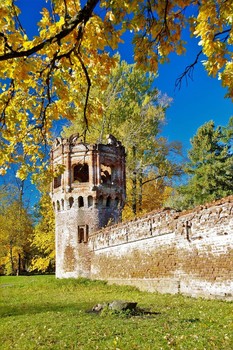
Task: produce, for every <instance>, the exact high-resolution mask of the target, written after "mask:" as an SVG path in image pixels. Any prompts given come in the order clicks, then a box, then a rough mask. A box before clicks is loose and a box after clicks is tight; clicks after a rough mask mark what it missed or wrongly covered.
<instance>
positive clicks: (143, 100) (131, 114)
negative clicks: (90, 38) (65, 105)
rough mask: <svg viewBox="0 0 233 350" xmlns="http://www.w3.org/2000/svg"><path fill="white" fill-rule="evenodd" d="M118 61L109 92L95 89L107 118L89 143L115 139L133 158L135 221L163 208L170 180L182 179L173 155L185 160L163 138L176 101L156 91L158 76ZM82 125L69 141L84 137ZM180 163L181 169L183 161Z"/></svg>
mask: <svg viewBox="0 0 233 350" xmlns="http://www.w3.org/2000/svg"><path fill="white" fill-rule="evenodd" d="M116 58H117V60H118V63H117V65H116V67H115V68H113V69H112V70H111V72H110V74H109V76H108V78H107V80H106V81H107V86H106V89H105V92H104V93H102V90H101V89H99V88H93V89H92V92H91V93H90V99H94V98H96V99H97V100H98V101H99V103H100V106H102V112H101V118H99V119H98V120H94V122H93V123H92V124H90V134H89V135H87V140H88V141H91V142H94V143H95V142H103V143H104V142H105V139H106V137H107V135H108V134H113V135H114V136H115V137H116V138H117V139H118V140H121V141H122V143H123V145H124V147H125V149H126V154H127V157H126V179H127V186H126V187H127V206H128V207H129V208H131V210H128V211H127V217H129V213H133V214H134V215H136V214H139V212H142V210H147V211H148V210H150V209H151V208H153V209H155V208H157V207H160V206H161V205H162V202H163V192H164V191H165V187H166V184H167V180H168V179H171V178H172V177H174V176H177V175H180V173H181V166H180V165H179V164H176V162H175V161H174V159H173V160H172V158H171V154H172V152H173V153H174V152H175V153H176V154H180V152H181V145H180V143H179V142H170V143H169V142H168V140H167V139H166V138H165V137H162V136H161V130H162V126H163V124H164V122H165V111H166V109H167V108H168V107H169V104H170V103H171V99H170V98H169V97H168V96H166V95H163V94H162V93H161V92H160V91H158V90H157V89H156V88H155V86H154V85H155V79H156V75H155V74H152V73H150V74H148V73H145V72H144V73H142V72H141V70H140V69H138V68H137V67H136V66H135V64H127V63H126V62H125V61H121V60H120V57H119V56H117V57H116ZM80 119H81V117H80V116H78V115H77V117H76V118H75V120H74V121H73V122H72V123H71V125H70V126H69V127H65V128H64V131H63V136H64V137H69V136H70V135H72V134H74V133H77V132H79V133H80V132H81V128H82V123H81V120H80ZM176 161H177V163H178V157H176ZM152 182H153V185H151V183H152ZM156 184H157V185H156ZM149 188H150V190H149ZM148 190H149V191H152V192H153V194H152V193H151V195H154V197H157V201H155V200H154V201H153V204H152V205H151V206H150V205H148V201H147V200H146V197H147V198H148ZM156 192H158V193H156ZM153 205H154V206H153Z"/></svg>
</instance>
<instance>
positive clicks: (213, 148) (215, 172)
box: [173, 117, 233, 209]
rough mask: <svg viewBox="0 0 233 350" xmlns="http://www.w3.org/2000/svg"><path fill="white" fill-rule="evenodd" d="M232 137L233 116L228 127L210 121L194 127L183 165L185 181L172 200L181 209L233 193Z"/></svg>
mask: <svg viewBox="0 0 233 350" xmlns="http://www.w3.org/2000/svg"><path fill="white" fill-rule="evenodd" d="M232 141H233V117H231V118H230V120H229V124H228V125H227V127H221V126H218V127H215V125H214V122H213V121H209V122H207V123H205V124H204V125H202V126H201V127H200V128H199V129H198V130H197V133H196V135H195V136H194V137H193V138H192V140H191V145H192V148H191V150H190V151H189V162H188V163H187V164H186V166H185V172H186V174H188V176H189V179H188V183H187V185H184V186H181V187H180V188H178V193H177V195H176V197H175V201H174V200H173V204H174V203H175V205H176V206H177V207H179V208H181V209H184V208H187V207H192V206H195V205H198V204H203V203H205V202H209V201H213V200H216V199H219V198H222V197H225V196H228V195H231V194H233V143H232Z"/></svg>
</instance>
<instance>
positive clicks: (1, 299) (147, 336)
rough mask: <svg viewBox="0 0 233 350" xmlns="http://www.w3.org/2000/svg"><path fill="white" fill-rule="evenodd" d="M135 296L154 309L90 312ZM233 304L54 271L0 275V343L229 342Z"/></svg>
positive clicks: (213, 345)
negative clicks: (99, 305) (51, 273)
mask: <svg viewBox="0 0 233 350" xmlns="http://www.w3.org/2000/svg"><path fill="white" fill-rule="evenodd" d="M116 299H121V300H128V301H136V302H137V303H138V306H139V307H141V308H149V309H150V310H151V311H153V312H154V314H151V315H136V316H131V317H130V316H127V315H126V314H124V313H121V314H119V315H117V314H111V313H103V314H102V315H101V314H94V313H88V312H87V310H90V309H91V308H92V307H93V306H94V305H95V304H97V303H104V302H110V301H112V300H116ZM232 316H233V304H232V303H230V302H223V301H213V300H212V301H210V300H203V299H192V298H188V297H182V296H180V295H176V296H171V295H160V294H155V293H153V294H152V293H145V292H140V291H138V290H137V289H134V288H131V287H119V286H108V285H106V284H105V283H104V282H98V281H93V282H90V281H88V280H84V279H79V280H71V279H68V280H56V279H55V277H54V276H30V277H0V317H1V319H0V349H3V350H7V349H25V350H30V349H45V350H47V349H79V350H82V349H85V350H89V349H90V350H91V349H100V350H105V349H106V350H110V349H111V350H113V349H114V350H117V349H118V350H132V349H151V350H157V349H158V350H159V349H164V350H165V349H184V350H188V349H192V350H195V349H198V350H199V349H200V350H204V349H209V350H214V349H219V350H224V349H227V350H232V349H233V319H232Z"/></svg>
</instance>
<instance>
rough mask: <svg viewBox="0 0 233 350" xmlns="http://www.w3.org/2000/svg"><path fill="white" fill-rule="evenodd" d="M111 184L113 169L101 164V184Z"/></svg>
mask: <svg viewBox="0 0 233 350" xmlns="http://www.w3.org/2000/svg"><path fill="white" fill-rule="evenodd" d="M111 182H112V169H111V167H110V166H106V165H103V164H101V183H102V184H109V185H110V184H111Z"/></svg>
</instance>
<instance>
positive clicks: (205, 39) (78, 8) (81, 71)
mask: <svg viewBox="0 0 233 350" xmlns="http://www.w3.org/2000/svg"><path fill="white" fill-rule="evenodd" d="M83 3H84V4H83ZM17 4H18V3H17ZM17 4H16V1H14V0H4V1H1V4H0V15H1V16H0V80H1V95H0V111H1V114H0V127H1V135H0V141H1V144H0V151H1V152H0V169H1V174H5V173H6V171H7V168H8V167H9V166H10V164H11V163H12V162H17V163H19V164H21V168H20V169H19V170H18V176H19V177H20V178H21V179H25V177H26V176H27V173H28V172H29V171H32V170H35V167H37V169H38V171H40V170H41V169H44V167H45V161H44V160H43V152H42V151H43V149H42V147H41V145H45V146H46V145H47V144H48V143H49V142H50V140H51V127H52V125H53V122H54V121H56V120H58V119H60V118H61V117H63V118H68V119H70V120H73V119H74V118H75V117H76V115H78V114H80V113H83V130H84V136H85V134H86V132H87V130H88V125H89V124H91V123H92V121H93V119H99V118H101V116H102V106H101V104H100V103H99V101H98V100H97V99H92V100H91V99H88V97H89V92H90V89H91V86H98V87H99V88H100V89H102V91H104V89H105V87H106V77H107V76H108V74H109V72H110V69H111V68H112V67H113V66H114V65H115V58H114V57H112V56H111V55H110V54H109V52H111V49H113V50H115V49H117V47H118V44H119V43H122V38H123V35H124V33H125V32H131V35H132V37H133V44H134V51H135V54H134V58H135V61H136V62H137V66H138V67H139V68H141V69H146V70H149V71H154V72H156V71H157V68H158V62H164V61H167V60H168V56H169V54H170V53H173V52H175V53H177V54H183V53H184V52H185V42H184V41H183V39H182V33H183V31H184V29H185V28H187V27H189V29H190V33H191V36H194V37H196V38H199V39H200V41H199V44H200V46H201V51H200V53H199V55H198V57H197V59H196V60H195V62H194V63H193V64H191V65H190V66H189V67H188V68H187V70H186V72H184V74H190V72H191V71H192V69H193V67H194V65H195V63H196V62H197V60H198V58H199V57H200V55H201V53H202V54H203V55H204V56H205V58H206V59H205V61H204V66H205V68H206V70H207V72H208V73H209V74H211V75H213V76H216V75H218V78H219V79H221V80H222V84H223V86H225V87H227V88H228V96H229V97H231V98H232V97H233V79H232V70H233V63H232V40H233V29H232V20H233V19H232V13H233V3H232V1H222V0H206V1H201V2H200V1H198V0H193V1H191V2H190V1H188V0H166V1H155V0H153V1H142V0H140V1H138V0H137V1H136V0H133V1H132V0H124V1H119V0H87V1H86V2H82V3H81V2H80V1H73V0H50V1H46V2H45V4H44V8H43V9H42V11H41V19H40V21H39V22H38V24H37V29H38V31H37V32H36V33H35V34H36V35H35V36H34V37H33V38H32V37H30V35H29V33H27V32H26V30H25V28H24V27H23V23H21V14H20V2H19V4H18V5H19V6H17ZM33 25H35V23H33V17H32V23H31V27H32V26H33ZM77 96H78V98H77ZM128 118H129V119H130V117H129V116H128Z"/></svg>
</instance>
